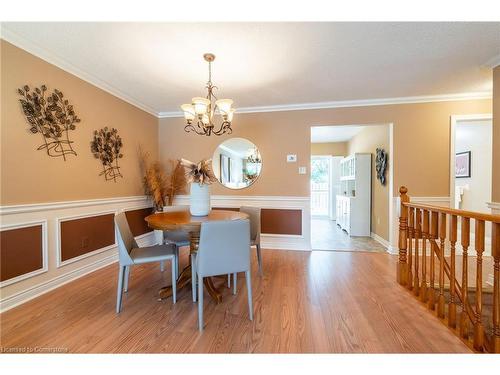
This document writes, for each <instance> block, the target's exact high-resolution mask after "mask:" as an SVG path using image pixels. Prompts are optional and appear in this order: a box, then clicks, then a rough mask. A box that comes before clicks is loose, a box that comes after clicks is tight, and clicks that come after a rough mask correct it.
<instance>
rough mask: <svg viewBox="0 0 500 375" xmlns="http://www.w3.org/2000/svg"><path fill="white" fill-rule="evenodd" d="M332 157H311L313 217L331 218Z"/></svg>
mask: <svg viewBox="0 0 500 375" xmlns="http://www.w3.org/2000/svg"><path fill="white" fill-rule="evenodd" d="M330 161H331V157H330V156H311V216H325V217H329V216H330V200H331V199H330V181H331V177H330V172H331V162H330Z"/></svg>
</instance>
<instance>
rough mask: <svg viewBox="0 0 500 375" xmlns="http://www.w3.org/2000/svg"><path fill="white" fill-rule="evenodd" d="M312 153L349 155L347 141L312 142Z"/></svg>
mask: <svg viewBox="0 0 500 375" xmlns="http://www.w3.org/2000/svg"><path fill="white" fill-rule="evenodd" d="M311 155H331V156H347V142H329V143H311Z"/></svg>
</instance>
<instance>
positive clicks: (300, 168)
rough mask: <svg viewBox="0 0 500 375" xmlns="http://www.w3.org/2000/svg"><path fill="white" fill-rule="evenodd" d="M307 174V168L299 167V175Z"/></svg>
mask: <svg viewBox="0 0 500 375" xmlns="http://www.w3.org/2000/svg"><path fill="white" fill-rule="evenodd" d="M306 173H307V169H306V167H299V174H306Z"/></svg>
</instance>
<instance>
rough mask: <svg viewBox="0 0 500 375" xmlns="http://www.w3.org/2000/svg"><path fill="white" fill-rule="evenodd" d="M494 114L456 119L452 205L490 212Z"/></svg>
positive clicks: (452, 163)
mask: <svg viewBox="0 0 500 375" xmlns="http://www.w3.org/2000/svg"><path fill="white" fill-rule="evenodd" d="M492 131H493V127H492V116H491V114H480V115H467V116H453V117H452V121H451V147H450V165H451V168H450V206H451V207H452V208H457V209H462V210H467V211H477V212H485V213H489V212H490V211H489V208H488V205H487V203H488V202H490V201H491V185H492V169H493V167H492V160H493V156H492V154H493V148H492V142H493V135H492Z"/></svg>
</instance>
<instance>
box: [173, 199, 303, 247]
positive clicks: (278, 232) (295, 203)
mask: <svg viewBox="0 0 500 375" xmlns="http://www.w3.org/2000/svg"><path fill="white" fill-rule="evenodd" d="M174 204H176V205H189V196H188V195H180V196H177V197H176V198H175V201H174ZM211 204H212V208H213V209H227V210H238V209H239V208H240V207H241V206H251V207H260V208H262V217H261V220H262V222H261V226H262V229H261V231H262V235H261V243H262V247H263V248H265V249H278V250H305V251H310V250H311V235H310V233H311V223H310V200H309V197H294V196H244V195H212V197H211Z"/></svg>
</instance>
